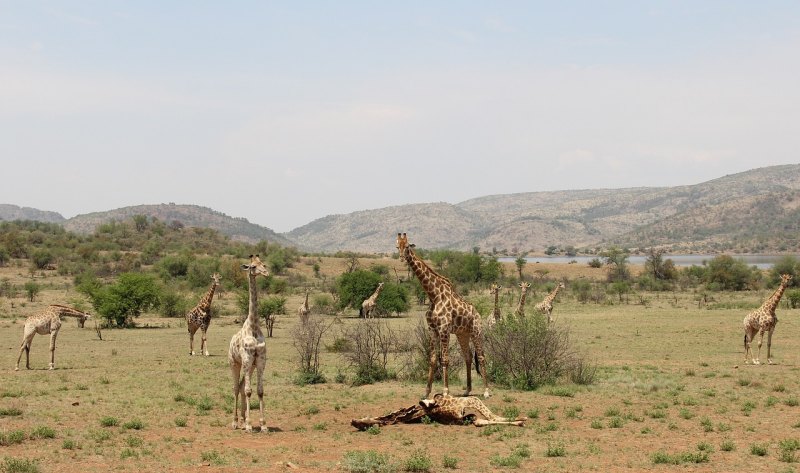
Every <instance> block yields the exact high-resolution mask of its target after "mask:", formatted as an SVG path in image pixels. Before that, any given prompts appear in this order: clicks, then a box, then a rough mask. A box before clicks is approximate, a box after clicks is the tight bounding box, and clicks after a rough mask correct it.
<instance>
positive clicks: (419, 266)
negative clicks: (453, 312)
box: [403, 248, 452, 303]
mask: <svg viewBox="0 0 800 473" xmlns="http://www.w3.org/2000/svg"><path fill="white" fill-rule="evenodd" d="M403 257H404V258H405V260H406V263H408V266H409V267H410V268H411V271H413V272H414V275H415V276H416V277H417V279H419V282H420V284H422V289H423V290H424V291H425V293H426V294H427V295H428V299H430V301H431V303H433V301H435V300H437V299H439V297H441V295H442V292H443V291H442V290H443V289H444V290H446V289H450V291H451V292H452V286H451V285H450V281H448V280H447V278H445V277H444V276H442V275H441V274H439V273H437V272H436V271H434V270H433V269H431V267H430V266H428V265H427V264H425V262H424V261H422V260H421V259H419V258H418V257H417V255H416V254H415V253H414V252H413V251H412V250H411V249H410V248H409V249H407V250H406V252H405V254H404V255H403ZM437 288H439V290H438V291H437Z"/></svg>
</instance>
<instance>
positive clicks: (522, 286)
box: [514, 281, 531, 317]
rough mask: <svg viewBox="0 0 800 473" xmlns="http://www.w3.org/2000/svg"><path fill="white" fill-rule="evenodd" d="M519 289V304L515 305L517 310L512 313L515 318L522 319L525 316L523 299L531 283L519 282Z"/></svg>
mask: <svg viewBox="0 0 800 473" xmlns="http://www.w3.org/2000/svg"><path fill="white" fill-rule="evenodd" d="M519 287H520V289H522V293H521V294H520V295H519V304H517V310H516V312H514V313H515V314H516V315H517V317H524V316H525V297H526V296H527V294H528V288H529V287H531V283H529V282H525V281H523V282H521V283H519Z"/></svg>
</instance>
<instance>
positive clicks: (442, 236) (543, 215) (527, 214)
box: [0, 164, 800, 255]
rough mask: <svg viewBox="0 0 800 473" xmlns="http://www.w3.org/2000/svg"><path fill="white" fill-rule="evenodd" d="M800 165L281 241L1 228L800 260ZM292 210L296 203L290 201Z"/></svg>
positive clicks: (340, 246) (384, 211)
mask: <svg viewBox="0 0 800 473" xmlns="http://www.w3.org/2000/svg"><path fill="white" fill-rule="evenodd" d="M799 193H800V164H792V165H783V166H771V167H765V168H759V169H753V170H750V171H747V172H742V173H738V174H733V175H729V176H724V177H720V178H718V179H714V180H711V181H707V182H703V183H700V184H695V185H690V186H677V187H656V188H653V187H633V188H627V189H590V190H570V191H567V190H565V191H553V192H526V193H517V194H504V195H491V196H484V197H478V198H475V199H470V200H467V201H464V202H461V203H457V204H451V203H447V202H434V203H422V204H408V205H398V206H392V207H385V208H380V209H371V210H360V211H356V212H352V213H349V214H342V215H328V216H326V217H323V218H319V219H316V220H314V221H312V222H310V223H308V224H306V225H303V226H301V227H298V228H295V229H294V230H292V231H290V232H287V233H283V234H278V233H275V232H274V231H272V230H271V229H269V228H266V227H262V226H260V225H256V224H253V223H250V222H248V221H247V219H245V218H236V217H230V216H228V215H225V214H223V213H221V212H217V211H215V210H212V209H209V208H206V207H200V206H196V205H175V204H161V205H139V206H132V207H125V208H121V209H116V210H110V211H107V212H95V213H90V214H84V215H79V216H76V217H74V218H71V219H69V220H64V219H63V217H61V216H60V215H59V214H57V213H55V212H44V211H39V210H36V209H29V208H21V207H17V206H14V205H0V220H16V219H27V220H37V221H44V222H51V223H62V224H63V225H64V227H65V228H66V229H67V230H70V231H72V232H75V233H78V234H82V235H88V234H90V233H92V232H93V231H95V229H96V228H97V227H98V225H101V224H103V223H108V222H111V221H117V222H121V221H125V220H126V219H130V218H132V217H133V216H135V215H145V216H148V217H151V218H156V219H158V220H160V221H162V222H165V223H167V224H175V225H182V226H185V227H201V228H210V229H214V230H217V231H219V232H220V233H221V234H223V235H226V236H228V237H230V238H231V239H233V240H236V241H242V242H247V243H256V242H258V241H261V240H268V241H270V242H273V243H278V244H280V245H283V246H295V247H297V248H299V249H301V250H307V251H316V252H327V253H335V252H337V251H354V252H360V253H384V254H385V253H390V252H392V251H393V250H394V235H395V234H396V233H397V232H408V234H409V237H410V238H411V241H412V242H414V243H415V244H417V245H418V246H419V247H422V248H441V249H455V250H461V251H469V250H472V249H473V248H475V247H478V248H480V250H481V251H482V252H488V253H493V254H512V255H518V254H523V253H528V254H541V253H551V252H556V253H571V252H574V251H578V252H585V253H591V254H596V253H597V252H598V251H600V250H601V249H603V248H608V247H611V246H620V247H624V248H630V249H634V250H635V249H639V248H648V247H653V246H656V247H659V248H662V249H665V250H667V251H669V252H712V253H719V252H735V253H798V252H800V240H799V239H798V237H797V233H798V232H797V230H798V222H799V221H800V219H798V216H800V215H798V206H800V194H799ZM288 202H289V205H291V200H289V201H288Z"/></svg>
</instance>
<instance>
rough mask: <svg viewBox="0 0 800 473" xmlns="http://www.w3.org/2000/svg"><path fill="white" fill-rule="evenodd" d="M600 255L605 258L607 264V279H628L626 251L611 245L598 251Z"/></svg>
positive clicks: (611, 280)
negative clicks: (604, 249)
mask: <svg viewBox="0 0 800 473" xmlns="http://www.w3.org/2000/svg"><path fill="white" fill-rule="evenodd" d="M600 256H602V257H603V258H605V260H606V264H607V265H608V267H609V268H608V280H609V281H610V282H614V281H627V280H628V279H630V277H631V275H630V271H629V270H628V251H626V250H623V249H621V248H618V247H616V246H612V247H611V248H609V249H607V250H606V251H603V252H602V253H600Z"/></svg>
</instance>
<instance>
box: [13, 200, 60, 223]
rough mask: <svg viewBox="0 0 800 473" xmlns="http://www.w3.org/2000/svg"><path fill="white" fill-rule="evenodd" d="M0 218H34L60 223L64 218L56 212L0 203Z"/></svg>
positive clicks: (39, 220)
mask: <svg viewBox="0 0 800 473" xmlns="http://www.w3.org/2000/svg"><path fill="white" fill-rule="evenodd" d="M0 220H8V221H10V220H36V221H37V222H47V223H62V222H63V221H64V220H65V219H64V217H63V216H62V215H61V214H60V213H58V212H48V211H46V210H39V209H33V208H31V207H19V206H17V205H11V204H0Z"/></svg>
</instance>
